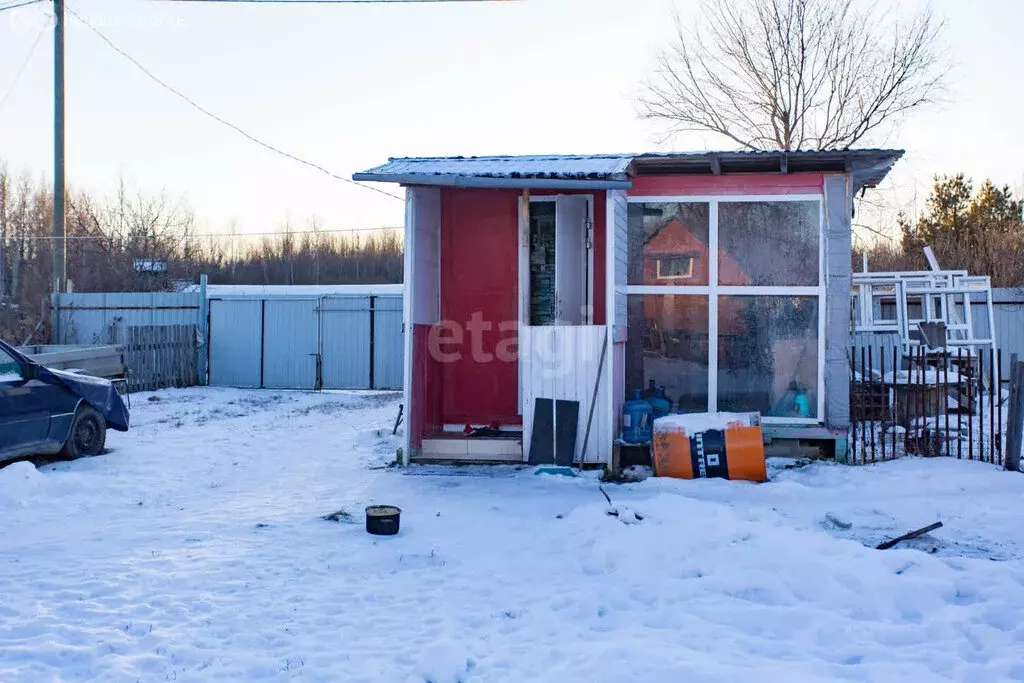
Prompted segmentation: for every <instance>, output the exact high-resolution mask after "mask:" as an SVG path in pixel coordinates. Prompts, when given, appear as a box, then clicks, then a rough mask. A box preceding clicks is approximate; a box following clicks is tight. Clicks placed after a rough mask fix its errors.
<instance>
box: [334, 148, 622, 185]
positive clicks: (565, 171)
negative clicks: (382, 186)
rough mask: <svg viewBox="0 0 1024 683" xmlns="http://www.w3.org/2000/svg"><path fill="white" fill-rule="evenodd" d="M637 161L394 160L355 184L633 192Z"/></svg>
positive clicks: (611, 157)
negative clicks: (631, 169) (632, 174)
mask: <svg viewBox="0 0 1024 683" xmlns="http://www.w3.org/2000/svg"><path fill="white" fill-rule="evenodd" d="M633 157H634V155H632V154H595V155H582V154H577V155H530V156H483V157H418V158H409V157H405V158H391V159H388V163H386V164H382V165H380V166H377V167H375V168H371V169H368V170H366V171H363V172H362V173H356V174H355V175H353V176H352V179H353V180H373V181H383V182H397V183H402V184H422V185H456V186H461V187H500V186H511V185H515V186H516V187H575V186H578V185H586V186H587V187H598V186H601V187H609V188H615V187H621V188H628V187H629V185H630V183H629V177H628V176H627V175H626V171H627V170H628V169H629V165H630V163H632V161H633ZM492 181H497V182H492ZM506 181H515V182H514V183H511V184H510V183H508V182H506Z"/></svg>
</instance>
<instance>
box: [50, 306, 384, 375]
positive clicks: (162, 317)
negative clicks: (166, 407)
mask: <svg viewBox="0 0 1024 683" xmlns="http://www.w3.org/2000/svg"><path fill="white" fill-rule="evenodd" d="M202 304H203V298H202V294H201V293H199V292H193V293H186V294H180V293H170V292H158V293H146V294H62V295H58V296H56V297H55V298H54V307H55V308H54V321H55V330H54V331H55V342H56V343H61V344H117V345H121V346H123V347H124V348H125V356H126V363H127V365H128V367H129V385H130V387H131V389H132V390H136V391H137V390H143V389H157V388H161V387H166V386H191V385H194V384H197V383H201V379H205V377H203V375H204V374H205V373H204V368H205V367H206V362H205V361H207V359H208V360H209V366H208V367H209V383H210V384H211V385H214V386H233V387H252V388H261V387H262V388H268V389H400V388H401V387H402V369H403V365H404V361H403V353H404V344H403V334H402V297H401V296H400V295H361V296H356V295H324V296H316V295H298V296H297V295H287V294H267V295H256V296H252V295H238V296H224V297H217V298H211V299H209V301H208V304H209V306H208V309H207V307H205V306H203V305H202ZM207 310H208V313H207V315H208V317H207V321H206V322H207V323H208V326H207V325H203V324H202V323H203V322H204V321H203V314H204V313H206V312H207ZM204 333H205V334H204ZM204 336H205V338H206V339H205V340H204ZM204 341H208V343H204ZM207 354H208V355H207Z"/></svg>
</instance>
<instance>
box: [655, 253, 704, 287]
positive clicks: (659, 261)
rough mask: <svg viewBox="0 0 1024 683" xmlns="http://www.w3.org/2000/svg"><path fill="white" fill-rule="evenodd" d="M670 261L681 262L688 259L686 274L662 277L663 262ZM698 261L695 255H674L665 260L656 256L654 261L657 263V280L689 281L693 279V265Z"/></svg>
mask: <svg viewBox="0 0 1024 683" xmlns="http://www.w3.org/2000/svg"><path fill="white" fill-rule="evenodd" d="M669 259H680V260H682V259H686V272H685V273H681V274H678V275H662V274H661V264H662V262H663V261H667V260H669ZM696 260H697V257H696V256H694V255H693V254H683V255H682V256H675V255H673V256H668V257H665V258H661V257H659V256H655V257H654V261H655V263H654V269H655V278H656V279H658V280H688V279H690V278H692V277H693V264H694V262H695V261H696ZM656 286H657V285H656Z"/></svg>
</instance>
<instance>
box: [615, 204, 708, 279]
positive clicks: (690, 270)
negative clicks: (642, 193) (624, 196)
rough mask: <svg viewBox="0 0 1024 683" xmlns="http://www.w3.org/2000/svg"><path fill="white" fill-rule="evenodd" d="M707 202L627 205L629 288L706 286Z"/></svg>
mask: <svg viewBox="0 0 1024 683" xmlns="http://www.w3.org/2000/svg"><path fill="white" fill-rule="evenodd" d="M709 213H710V212H709V207H708V204H707V203H692V202H686V203H679V202H675V203H652V202H648V203H635V202H634V203H630V205H629V212H628V217H629V254H628V258H629V269H628V278H627V283H628V284H631V285H707V284H708V244H709V237H708V235H709V227H708V226H709V223H708V217H709Z"/></svg>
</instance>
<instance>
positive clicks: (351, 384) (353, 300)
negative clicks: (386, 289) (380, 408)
mask: <svg viewBox="0 0 1024 683" xmlns="http://www.w3.org/2000/svg"><path fill="white" fill-rule="evenodd" d="M372 299H373V297H365V296H361V297H324V298H323V299H322V300H321V302H320V331H321V335H322V336H321V340H322V342H321V353H322V354H323V356H322V357H323V388H324V389H369V388H370V387H371V386H372V384H371V382H370V302H371V301H372Z"/></svg>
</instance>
